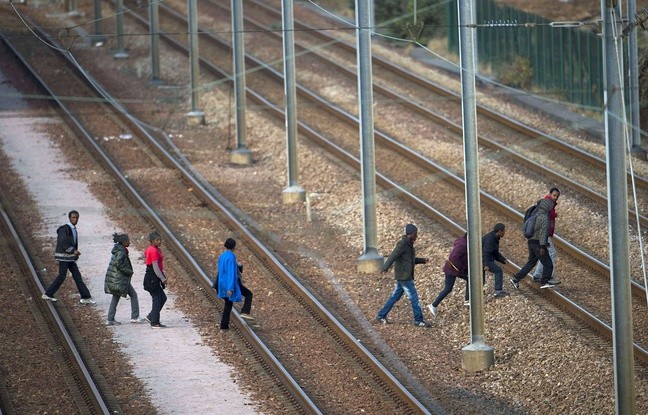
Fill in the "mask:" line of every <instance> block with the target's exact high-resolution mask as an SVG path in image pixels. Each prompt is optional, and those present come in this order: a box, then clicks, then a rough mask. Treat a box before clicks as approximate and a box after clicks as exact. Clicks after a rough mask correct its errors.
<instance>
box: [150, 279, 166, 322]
mask: <svg viewBox="0 0 648 415" xmlns="http://www.w3.org/2000/svg"><path fill="white" fill-rule="evenodd" d="M149 293H150V294H151V300H152V305H151V312H150V313H149V315H148V319H149V321H150V322H151V325H153V324H160V311H161V310H162V307H164V303H166V300H167V296H166V294H165V293H164V290H163V289H162V287H158V288H156V289H155V290H153V291H149Z"/></svg>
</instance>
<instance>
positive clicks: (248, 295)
mask: <svg viewBox="0 0 648 415" xmlns="http://www.w3.org/2000/svg"><path fill="white" fill-rule="evenodd" d="M239 287H241V295H242V296H243V297H244V298H245V301H244V302H243V308H241V313H242V314H250V311H251V310H252V291H250V290H248V289H247V287H245V286H244V285H243V284H241V281H239Z"/></svg>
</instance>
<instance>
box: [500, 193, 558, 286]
mask: <svg viewBox="0 0 648 415" xmlns="http://www.w3.org/2000/svg"><path fill="white" fill-rule="evenodd" d="M555 205H556V202H554V201H553V200H552V199H541V200H540V201H539V202H538V205H537V206H536V209H535V212H534V213H533V220H534V226H533V234H532V235H531V236H530V237H528V239H527V248H528V250H529V257H528V259H527V263H526V264H524V266H523V267H522V269H521V270H520V271H519V272H518V273H517V274H515V275H514V276H513V278H511V280H510V281H511V284H512V285H513V287H514V288H515V289H516V290H519V289H520V280H522V278H524V277H526V276H527V274H528V273H529V272H530V271H531V270H532V269H533V267H535V265H536V264H537V263H538V260H539V261H540V263H541V264H542V267H543V269H542V277H541V279H540V288H552V287H555V286H556V285H558V284H559V282H558V281H550V280H551V274H552V273H553V263H552V262H551V257H550V256H549V252H548V250H547V244H548V238H549V224H550V223H549V222H550V221H549V212H550V211H551V209H553V208H554V206H555Z"/></svg>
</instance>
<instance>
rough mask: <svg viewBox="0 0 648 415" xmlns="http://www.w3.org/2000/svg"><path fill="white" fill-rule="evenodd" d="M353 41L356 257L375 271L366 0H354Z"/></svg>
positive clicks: (360, 264) (377, 257) (378, 260)
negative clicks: (358, 202)
mask: <svg viewBox="0 0 648 415" xmlns="http://www.w3.org/2000/svg"><path fill="white" fill-rule="evenodd" d="M355 9H356V45H357V62H358V65H357V66H358V106H359V113H360V162H361V165H362V166H361V169H362V170H361V181H362V219H363V224H364V251H363V254H362V255H361V256H360V257H359V258H358V259H357V261H356V263H357V268H358V270H359V271H361V272H367V273H373V272H378V271H379V270H380V268H381V267H382V263H383V257H382V256H380V255H379V254H378V249H377V248H376V246H377V240H378V237H377V234H376V160H375V151H374V122H373V81H372V74H371V26H370V25H371V16H370V13H371V10H370V9H371V7H370V6H369V0H356V1H355Z"/></svg>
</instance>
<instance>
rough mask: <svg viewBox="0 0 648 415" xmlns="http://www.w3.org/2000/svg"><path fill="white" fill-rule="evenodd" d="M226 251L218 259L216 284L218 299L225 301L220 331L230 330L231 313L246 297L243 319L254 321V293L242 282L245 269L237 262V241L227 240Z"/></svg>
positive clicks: (242, 309) (242, 311) (242, 310)
mask: <svg viewBox="0 0 648 415" xmlns="http://www.w3.org/2000/svg"><path fill="white" fill-rule="evenodd" d="M225 248H226V251H225V252H223V253H222V254H221V255H220V257H218V276H217V277H216V278H217V281H216V283H215V284H214V285H215V286H216V287H218V298H222V299H223V300H225V306H224V307H223V316H222V317H221V322H220V329H221V330H228V329H229V322H230V313H231V312H232V306H233V305H234V303H238V302H240V301H241V300H242V299H243V297H245V302H244V303H243V307H242V308H241V317H242V318H244V319H246V320H254V318H253V317H252V316H251V315H250V310H251V309H252V291H250V290H248V289H247V288H246V287H245V286H244V285H243V283H242V282H241V271H242V269H243V267H242V266H240V265H239V264H238V263H237V262H236V255H235V254H234V249H236V241H235V240H234V239H232V238H227V240H226V241H225Z"/></svg>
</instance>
